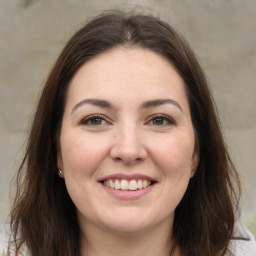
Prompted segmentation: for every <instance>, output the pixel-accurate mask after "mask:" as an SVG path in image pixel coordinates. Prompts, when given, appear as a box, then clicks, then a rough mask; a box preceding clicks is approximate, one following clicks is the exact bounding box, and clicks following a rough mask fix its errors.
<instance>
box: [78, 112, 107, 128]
mask: <svg viewBox="0 0 256 256" xmlns="http://www.w3.org/2000/svg"><path fill="white" fill-rule="evenodd" d="M95 119H99V120H101V122H102V121H105V122H106V123H107V124H109V122H108V121H107V120H106V118H104V117H103V116H102V115H90V116H87V117H85V118H82V119H81V120H80V122H79V124H80V125H88V126H100V125H102V124H98V125H97V124H92V123H89V122H90V121H93V120H95Z"/></svg>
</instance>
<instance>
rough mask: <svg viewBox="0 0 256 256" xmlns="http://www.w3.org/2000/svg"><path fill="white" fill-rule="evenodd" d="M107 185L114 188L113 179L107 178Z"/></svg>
mask: <svg viewBox="0 0 256 256" xmlns="http://www.w3.org/2000/svg"><path fill="white" fill-rule="evenodd" d="M109 186H110V187H111V188H115V184H114V182H113V180H109Z"/></svg>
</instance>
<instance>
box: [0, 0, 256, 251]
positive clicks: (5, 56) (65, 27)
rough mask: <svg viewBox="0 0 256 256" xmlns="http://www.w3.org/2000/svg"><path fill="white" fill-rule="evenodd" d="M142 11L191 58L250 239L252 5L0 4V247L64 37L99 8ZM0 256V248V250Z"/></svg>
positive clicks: (254, 172) (28, 0) (63, 0)
mask: <svg viewBox="0 0 256 256" xmlns="http://www.w3.org/2000/svg"><path fill="white" fill-rule="evenodd" d="M134 8H135V9H137V10H144V12H146V13H147V12H149V13H153V14H154V15H156V16H158V17H160V18H162V19H163V20H165V21H167V22H169V23H171V24H172V25H174V26H175V27H176V28H177V29H178V30H179V31H180V32H181V33H182V34H183V35H184V36H185V38H186V39H187V40H188V42H189V43H190V44H191V46H192V48H193V49H194V51H195V52H196V54H197V56H198V58H199V60H200V62H201V64H202V66H203V68H204V70H205V72H206V74H207V78H208V80H209V83H210V86H211V88H212V91H213V93H214V95H215V98H216V102H217V105H218V107H219V112H220V117H221V119H222V123H223V129H224V134H225V137H226V141H227V145H228V147H229V149H230V153H231V156H232V157H233V160H234V162H235V164H236V166H237V169H238V171H239V173H240V175H241V179H242V183H243V195H242V220H243V222H244V224H245V225H246V226H247V227H248V228H249V229H250V230H251V231H252V233H253V234H254V236H256V161H255V159H256V22H255V17H256V1H254V0H243V1H240V0H195V1H190V0H144V1H143V0H141V1H140V0H137V1H135V0H134V1H132V0H131V1H128V0H126V1H124V0H108V1H103V0H54V1H52V0H12V1H8V0H0V113H1V114H0V166H1V167H0V248H1V247H2V246H4V243H5V239H6V238H5V236H4V234H5V226H6V223H8V218H7V216H8V213H9V209H10V199H11V198H12V195H13V193H12V191H13V189H12V187H10V181H11V179H12V177H13V175H14V174H15V172H16V170H17V168H18V165H19V164H20V162H21V160H22V154H23V151H24V147H25V140H26V136H27V134H26V132H27V128H28V125H29V122H30V121H31V117H32V115H33V112H34V109H35V104H36V102H37V97H38V93H39V92H40V89H41V88H42V86H43V84H44V82H45V80H46V78H47V75H48V72H49V70H50V68H51V67H52V65H53V63H54V61H55V59H56V58H57V56H58V54H59V53H60V51H61V49H62V47H63V46H64V45H65V43H66V41H67V40H68V38H69V37H70V36H71V35H72V34H73V33H74V31H76V30H77V29H78V28H80V27H81V26H82V25H83V24H84V23H85V22H86V21H87V20H88V19H90V18H92V17H93V16H95V15H97V14H99V13H100V12H101V11H103V10H106V9H122V10H133V9H134ZM0 253H1V249H0Z"/></svg>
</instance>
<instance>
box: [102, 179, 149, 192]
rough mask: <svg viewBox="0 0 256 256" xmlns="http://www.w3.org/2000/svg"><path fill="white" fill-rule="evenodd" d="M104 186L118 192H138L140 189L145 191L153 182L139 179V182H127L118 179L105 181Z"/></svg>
mask: <svg viewBox="0 0 256 256" xmlns="http://www.w3.org/2000/svg"><path fill="white" fill-rule="evenodd" d="M103 184H104V185H105V186H106V187H109V188H112V189H118V190H120V189H121V190H132V191H134V190H138V189H144V188H146V187H148V186H150V185H151V182H150V181H148V180H142V179H139V180H135V179H133V180H130V181H128V180H125V179H122V180H121V181H120V180H118V179H115V180H112V179H110V180H104V182H103Z"/></svg>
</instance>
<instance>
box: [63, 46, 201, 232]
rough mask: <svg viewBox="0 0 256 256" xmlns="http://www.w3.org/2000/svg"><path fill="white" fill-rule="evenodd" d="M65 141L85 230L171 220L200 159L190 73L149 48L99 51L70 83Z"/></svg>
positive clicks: (68, 175) (69, 177)
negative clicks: (186, 80)
mask: <svg viewBox="0 0 256 256" xmlns="http://www.w3.org/2000/svg"><path fill="white" fill-rule="evenodd" d="M60 145H61V150H60V152H59V153H58V165H59V167H60V169H62V170H63V173H64V174H63V178H64V179H65V183H66V186H67V190H68V193H69V195H70V197H71V199H72V200H73V202H74V204H75V205H76V207H77V213H78V219H79V224H80V226H81V227H82V229H84V230H85V231H86V227H95V228H96V227H97V228H100V229H104V230H106V231H112V232H113V231H118V232H140V231H143V230H148V229H151V228H154V227H160V226H161V225H162V226H167V225H168V227H170V225H171V224H172V220H173V216H174V211H175V208H176V207H177V205H178V204H179V202H180V201H181V199H182V197H183V195H184V193H185V191H186V189H187V186H188V183H189V180H190V178H191V177H192V175H193V171H192V170H193V169H194V168H195V167H196V164H197V161H198V155H197V152H195V137H194V132H193V126H192V122H191V116H190V110H189V105H188V100H187V97H186V93H185V85H184V83H183V80H182V79H181V77H180V76H179V75H178V73H177V72H176V71H175V69H174V68H173V66H172V65H171V64H170V62H169V61H168V60H166V59H165V58H164V57H162V56H160V55H158V54H156V53H154V52H152V51H150V50H146V49H123V48H115V49H113V50H110V51H107V52H104V53H102V54H100V55H98V56H96V57H94V58H93V59H91V60H90V61H88V62H86V63H85V64H84V65H83V66H82V67H81V68H80V69H79V71H78V72H77V73H76V74H75V76H74V77H73V79H72V81H71V83H70V88H69V91H68V94H67V102H66V106H65V111H64V116H63V121H62V128H61V135H60ZM84 227H85V228H84Z"/></svg>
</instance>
